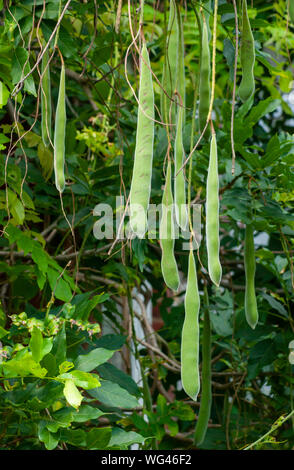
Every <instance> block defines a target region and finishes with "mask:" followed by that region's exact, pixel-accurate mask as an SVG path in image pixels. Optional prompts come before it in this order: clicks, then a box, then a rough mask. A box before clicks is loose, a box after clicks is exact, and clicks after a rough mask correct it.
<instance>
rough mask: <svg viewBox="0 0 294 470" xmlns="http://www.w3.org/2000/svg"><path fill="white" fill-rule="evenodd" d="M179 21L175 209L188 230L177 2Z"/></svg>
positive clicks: (180, 37) (182, 69)
mask: <svg viewBox="0 0 294 470" xmlns="http://www.w3.org/2000/svg"><path fill="white" fill-rule="evenodd" d="M177 21H178V56H177V59H178V68H177V93H178V95H179V99H178V105H177V122H176V137H175V180H174V194H175V210H176V220H177V224H178V225H179V226H180V227H181V228H182V229H183V230H187V224H188V213H187V207H186V188H185V186H186V183H185V173H184V168H183V169H182V170H181V171H180V169H181V168H182V166H183V162H184V156H185V152H184V145H183V127H184V121H185V65H184V38H183V24H182V18H181V13H180V6H179V5H178V4H177Z"/></svg>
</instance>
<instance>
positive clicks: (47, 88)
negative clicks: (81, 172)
mask: <svg viewBox="0 0 294 470" xmlns="http://www.w3.org/2000/svg"><path fill="white" fill-rule="evenodd" d="M48 62H49V53H48V49H47V50H46V51H45V54H44V55H43V58H42V66H41V74H42V84H41V130H42V139H43V143H44V145H45V147H48V146H49V145H50V140H51V120H52V106H51V82H50V68H49V63H48Z"/></svg>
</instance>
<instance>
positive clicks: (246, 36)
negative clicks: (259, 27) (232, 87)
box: [239, 0, 255, 102]
mask: <svg viewBox="0 0 294 470" xmlns="http://www.w3.org/2000/svg"><path fill="white" fill-rule="evenodd" d="M242 6H243V8H242V12H243V13H242V33H241V67H242V80H241V83H240V86H239V96H240V98H241V100H242V101H243V102H245V101H247V100H249V98H251V96H252V95H253V94H254V90H255V81H254V62H255V47H254V38H253V34H252V31H251V26H250V21H249V17H248V12H247V0H243V5H242Z"/></svg>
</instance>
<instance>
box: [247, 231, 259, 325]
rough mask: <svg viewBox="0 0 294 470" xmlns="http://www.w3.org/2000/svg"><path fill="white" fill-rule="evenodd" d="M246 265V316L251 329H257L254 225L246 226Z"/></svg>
mask: <svg viewBox="0 0 294 470" xmlns="http://www.w3.org/2000/svg"><path fill="white" fill-rule="evenodd" d="M244 264H245V277H246V286H245V316H246V320H247V322H248V324H249V325H250V326H251V328H253V329H254V328H255V327H256V325H257V322H258V310H257V302H256V295H255V251H254V238H253V227H252V224H249V225H246V229H245V245H244Z"/></svg>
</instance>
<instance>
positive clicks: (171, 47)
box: [160, 0, 178, 124]
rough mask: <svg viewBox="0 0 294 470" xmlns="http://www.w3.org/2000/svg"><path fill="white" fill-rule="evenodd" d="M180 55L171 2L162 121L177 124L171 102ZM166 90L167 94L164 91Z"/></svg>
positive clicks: (161, 107) (164, 64) (164, 68)
mask: <svg viewBox="0 0 294 470" xmlns="http://www.w3.org/2000/svg"><path fill="white" fill-rule="evenodd" d="M177 54H178V21H177V13H176V8H175V0H170V7H169V19H168V27H167V39H166V50H165V57H164V63H163V69H162V83H161V85H162V88H163V89H161V94H160V110H161V115H162V119H163V120H164V121H165V122H169V121H170V110H171V123H172V124H175V104H174V103H173V102H172V101H170V98H173V94H174V92H175V89H176V81H177ZM163 90H165V92H166V93H165V92H164V91H163Z"/></svg>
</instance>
